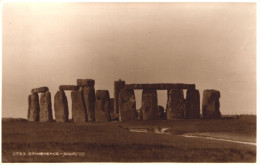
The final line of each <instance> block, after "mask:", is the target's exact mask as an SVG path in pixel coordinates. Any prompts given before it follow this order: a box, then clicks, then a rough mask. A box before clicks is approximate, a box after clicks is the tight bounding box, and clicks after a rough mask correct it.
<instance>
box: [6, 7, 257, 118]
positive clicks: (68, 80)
mask: <svg viewBox="0 0 260 165" xmlns="http://www.w3.org/2000/svg"><path fill="white" fill-rule="evenodd" d="M2 24H3V26H2V27H3V28H2V30H3V35H2V36H3V53H2V56H3V57H2V65H3V68H2V72H3V90H2V104H3V106H2V111H3V113H2V116H3V117H23V118H26V116H27V110H28V95H29V94H30V91H31V89H32V88H36V87H40V86H48V87H49V89H50V91H51V94H52V101H53V97H54V95H55V93H56V91H57V90H58V87H59V85H67V84H68V85H69V84H72V85H73V84H76V79H77V78H83V79H84V78H91V79H95V81H96V85H95V88H96V89H108V90H109V92H110V97H111V98H112V97H114V92H113V83H114V81H115V80H118V79H119V78H120V79H122V80H125V81H126V83H160V82H164V83H195V84H196V87H197V88H198V89H199V90H200V94H201V97H202V93H203V90H205V89H216V90H219V91H220V92H221V98H220V110H221V112H222V114H241V113H243V114H256V5H255V4H254V3H3V22H2ZM66 94H67V97H68V99H69V104H71V100H70V92H66ZM158 95H159V104H161V105H163V106H164V107H165V105H166V98H167V97H166V91H159V92H158ZM140 96H141V91H138V92H136V99H137V108H140V103H141V97H140ZM69 106H71V105H69ZM70 114H71V109H70Z"/></svg>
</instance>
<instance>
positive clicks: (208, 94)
mask: <svg viewBox="0 0 260 165" xmlns="http://www.w3.org/2000/svg"><path fill="white" fill-rule="evenodd" d="M219 98H220V92H219V91H217V90H212V89H211V90H210V89H208V90H204V91H203V99H202V116H203V118H204V119H214V118H220V117H221V113H220V111H219V107H220V103H219Z"/></svg>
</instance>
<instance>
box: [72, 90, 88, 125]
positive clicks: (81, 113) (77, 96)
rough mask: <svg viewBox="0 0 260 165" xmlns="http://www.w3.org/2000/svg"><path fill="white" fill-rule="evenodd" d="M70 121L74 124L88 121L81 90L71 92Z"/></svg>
mask: <svg viewBox="0 0 260 165" xmlns="http://www.w3.org/2000/svg"><path fill="white" fill-rule="evenodd" d="M71 101H72V120H73V121H74V122H76V123H81V122H86V121H88V115H87V111H86V107H85V102H84V98H83V90H82V88H81V89H79V90H73V91H71Z"/></svg>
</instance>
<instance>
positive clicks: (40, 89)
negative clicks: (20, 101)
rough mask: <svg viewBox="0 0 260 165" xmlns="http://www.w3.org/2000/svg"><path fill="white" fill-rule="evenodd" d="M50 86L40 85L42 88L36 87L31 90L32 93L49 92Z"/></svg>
mask: <svg viewBox="0 0 260 165" xmlns="http://www.w3.org/2000/svg"><path fill="white" fill-rule="evenodd" d="M48 91H49V88H48V87H40V88H34V89H32V90H31V92H32V93H45V92H48Z"/></svg>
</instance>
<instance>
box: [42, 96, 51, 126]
mask: <svg viewBox="0 0 260 165" xmlns="http://www.w3.org/2000/svg"><path fill="white" fill-rule="evenodd" d="M52 120H53V116H52V105H51V93H50V92H49V91H48V92H45V93H42V94H41V98H40V122H46V121H52Z"/></svg>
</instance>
